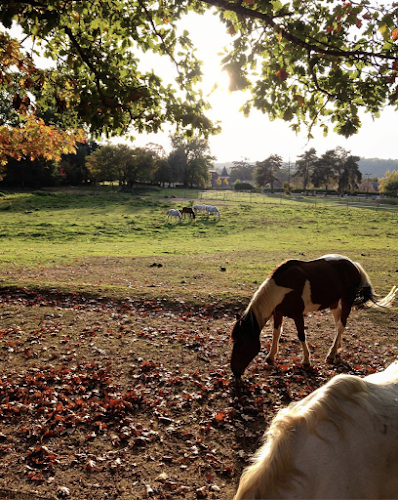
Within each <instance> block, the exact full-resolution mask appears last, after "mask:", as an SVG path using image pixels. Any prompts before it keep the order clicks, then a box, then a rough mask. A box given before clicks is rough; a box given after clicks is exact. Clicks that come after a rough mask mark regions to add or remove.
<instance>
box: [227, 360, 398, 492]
mask: <svg viewBox="0 0 398 500" xmlns="http://www.w3.org/2000/svg"><path fill="white" fill-rule="evenodd" d="M397 402H398V362H394V363H393V364H391V365H390V366H389V367H388V368H387V369H386V370H384V371H383V372H379V373H375V374H372V375H369V376H367V377H365V378H364V379H361V378H360V377H357V376H355V375H337V376H335V377H334V378H332V379H331V380H330V381H329V382H328V383H327V384H325V385H324V386H322V387H321V388H319V389H317V390H316V391H314V392H313V393H311V394H310V395H309V396H307V397H306V398H304V399H303V400H301V401H299V402H296V403H292V404H290V405H289V406H288V407H287V408H285V409H283V410H280V411H279V412H278V414H277V415H276V417H275V418H274V420H273V421H272V423H271V425H270V427H269V429H268V431H267V432H266V434H265V442H264V444H263V445H262V446H261V448H260V449H259V450H258V452H257V453H256V454H255V456H254V458H253V463H252V465H250V466H249V467H248V468H247V469H246V470H245V471H244V472H243V474H242V477H241V480H240V484H239V488H238V491H237V493H236V495H235V497H234V500H244V499H246V500H248V499H250V500H251V499H268V498H289V499H299V498H308V499H310V498H313V499H320V498H346V499H349V498H398V446H397V442H398V426H397V422H398V404H397Z"/></svg>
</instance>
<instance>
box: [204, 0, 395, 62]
mask: <svg viewBox="0 0 398 500" xmlns="http://www.w3.org/2000/svg"><path fill="white" fill-rule="evenodd" d="M201 1H202V2H203V3H205V4H207V5H211V6H212V7H216V8H218V9H221V10H230V11H233V12H235V13H236V14H239V15H241V16H243V17H250V18H253V19H259V20H260V21H263V22H264V23H265V24H266V25H267V26H269V27H270V28H272V29H273V30H274V31H275V32H277V33H281V35H282V37H283V38H284V39H285V40H288V41H289V42H291V43H292V44H293V45H295V46H297V47H302V48H303V49H305V50H307V51H308V50H310V51H316V52H317V53H321V54H324V55H326V56H335V57H340V58H349V57H358V56H366V57H373V58H376V59H384V60H389V61H394V60H395V59H396V56H395V55H387V54H381V53H378V54H375V53H373V52H367V51H362V50H352V51H351V50H340V49H337V48H322V47H321V46H320V45H318V44H317V43H316V44H311V43H308V42H305V41H304V40H301V39H300V38H298V37H297V36H295V35H293V34H292V33H290V32H289V31H287V30H286V29H285V28H283V27H282V26H280V25H279V24H277V23H275V21H274V19H275V18H276V17H278V16H269V15H268V14H264V13H263V12H257V11H255V10H252V9H248V8H247V7H243V6H242V5H240V4H237V3H231V2H229V1H228V0H201Z"/></svg>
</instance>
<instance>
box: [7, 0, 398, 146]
mask: <svg viewBox="0 0 398 500" xmlns="http://www.w3.org/2000/svg"><path fill="white" fill-rule="evenodd" d="M209 8H213V10H214V9H215V10H216V11H217V12H218V15H219V18H220V21H221V22H222V23H224V25H225V27H226V29H227V31H228V33H229V34H230V35H231V46H230V47H229V48H226V49H225V54H224V57H223V59H222V65H223V66H224V68H225V69H226V70H227V71H228V73H229V75H230V88H231V90H241V89H248V90H249V91H250V93H249V96H250V97H249V98H248V101H247V103H246V105H245V106H244V107H243V112H244V113H245V114H249V113H250V110H251V109H252V108H257V109H259V110H261V111H263V112H264V113H267V114H268V116H269V117H270V118H271V119H276V118H281V119H284V120H286V121H288V122H290V124H291V127H292V128H293V130H299V129H300V127H303V126H304V127H306V128H307V130H308V131H309V134H310V133H311V130H312V128H313V127H314V126H315V125H316V126H321V127H322V128H323V130H324V133H325V134H326V133H327V132H328V130H329V127H330V124H332V125H333V126H334V129H335V130H336V131H337V132H338V133H339V134H342V135H343V136H346V137H348V136H350V135H352V134H354V133H356V132H357V131H358V129H359V127H360V126H361V122H360V118H359V111H360V110H361V109H362V110H365V111H368V112H370V113H372V114H373V115H374V116H378V114H379V113H380V111H381V110H382V109H383V107H384V106H387V105H392V106H393V107H394V108H396V107H397V101H398V84H397V74H398V73H397V72H398V46H397V39H398V28H397V26H398V7H397V5H396V4H391V5H378V4H374V5H373V4H372V3H371V2H370V1H369V0H357V1H345V2H343V1H342V2H331V1H329V0H323V1H319V2H313V1H312V0H287V1H283V2H282V1H280V0H202V1H196V2H192V1H190V0H165V1H162V2H161V3H159V2H153V1H152V0H113V1H103V0H90V1H85V0H83V1H76V0H48V1H46V2H43V1H42V0H27V1H25V2H16V1H14V0H8V1H7V0H5V1H3V2H2V3H1V5H0V23H1V24H2V25H3V26H4V27H5V28H11V27H12V25H13V23H16V24H17V25H18V26H19V28H20V29H21V31H22V35H21V36H22V38H23V39H24V44H23V46H21V44H20V43H19V42H18V41H16V40H15V39H14V38H12V37H11V36H10V35H9V34H8V33H7V32H6V31H3V32H0V61H1V62H0V90H1V91H4V92H5V93H6V94H8V99H9V102H10V104H11V105H12V106H13V107H14V109H17V110H18V111H20V110H21V109H25V110H26V109H27V108H29V107H30V108H34V109H33V111H35V112H36V114H37V111H40V110H45V109H52V110H53V111H54V112H55V113H56V115H58V116H60V117H62V120H63V121H64V123H65V128H69V129H70V128H73V127H75V128H76V127H78V126H81V125H84V126H85V129H86V131H87V132H89V133H90V134H91V135H97V136H98V135H100V134H105V135H108V136H109V135H114V134H116V135H117V134H119V135H120V134H125V133H126V132H127V131H128V130H129V128H131V127H132V128H133V129H135V130H136V131H138V132H156V131H159V130H160V128H161V126H162V124H163V123H165V122H168V123H171V124H175V125H176V127H177V129H178V132H185V133H187V134H190V135H192V134H194V132H199V133H202V134H204V135H208V134H211V133H214V132H216V131H217V130H218V128H217V126H215V125H214V124H213V123H212V122H211V121H210V120H209V119H208V118H207V117H206V110H207V108H208V104H207V103H206V101H205V99H204V98H203V95H202V93H201V91H200V89H199V87H198V86H197V84H198V83H199V82H200V80H201V77H202V73H201V64H200V61H199V60H198V59H197V57H196V56H195V51H194V50H193V49H194V47H193V45H192V42H191V40H190V38H189V33H188V32H187V31H183V30H182V29H181V27H182V26H183V25H184V22H185V21H184V16H185V15H186V14H187V13H189V12H190V11H195V12H196V13H197V14H199V15H200V14H203V13H204V12H205V10H207V9H209ZM147 53H154V54H159V55H161V56H165V57H168V58H169V60H170V62H171V64H172V65H173V67H174V68H175V71H176V78H175V80H174V83H172V84H169V83H165V82H164V81H163V80H162V78H161V75H159V74H156V72H155V71H146V70H144V69H143V67H142V65H141V63H140V60H141V59H142V58H144V57H145V54H147ZM37 54H39V55H43V56H45V57H47V58H48V59H51V60H52V62H53V65H52V66H51V67H50V68H49V69H40V68H38V67H37V65H36V64H35V59H34V56H35V55H37ZM3 95H4V94H3Z"/></svg>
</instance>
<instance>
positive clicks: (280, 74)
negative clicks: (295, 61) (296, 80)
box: [276, 68, 288, 82]
mask: <svg viewBox="0 0 398 500" xmlns="http://www.w3.org/2000/svg"><path fill="white" fill-rule="evenodd" d="M276 76H277V77H278V78H279V80H280V81H281V82H284V81H285V80H287V77H288V74H287V71H286V69H285V68H281V69H279V70H278V71H277V72H276Z"/></svg>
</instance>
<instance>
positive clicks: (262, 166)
mask: <svg viewBox="0 0 398 500" xmlns="http://www.w3.org/2000/svg"><path fill="white" fill-rule="evenodd" d="M282 162H283V160H282V157H281V156H279V155H271V156H269V157H268V158H267V159H265V160H263V161H258V162H256V169H255V171H254V179H255V181H256V183H257V184H258V185H259V186H260V187H264V186H266V185H267V184H270V186H271V192H272V193H273V192H274V182H275V181H277V180H278V179H277V177H276V174H277V173H278V172H279V171H280V169H281V166H282Z"/></svg>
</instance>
